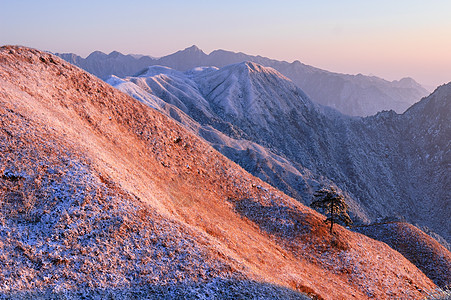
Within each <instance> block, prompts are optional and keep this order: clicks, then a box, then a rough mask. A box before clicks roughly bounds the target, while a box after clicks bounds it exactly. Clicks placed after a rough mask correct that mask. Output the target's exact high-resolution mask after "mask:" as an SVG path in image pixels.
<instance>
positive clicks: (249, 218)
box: [0, 47, 435, 299]
mask: <svg viewBox="0 0 451 300" xmlns="http://www.w3.org/2000/svg"><path fill="white" fill-rule="evenodd" d="M0 122H1V124H2V125H1V130H0V146H1V147H2V151H1V152H0V153H1V154H0V155H1V156H0V161H1V164H0V166H2V167H0V168H1V169H0V183H1V187H2V189H1V190H0V200H1V205H2V208H1V218H0V219H1V222H2V223H0V224H1V227H0V228H1V231H0V255H1V256H2V262H3V264H2V267H1V274H0V276H1V279H2V280H1V281H2V283H3V285H1V284H0V291H2V292H8V291H12V292H14V293H15V292H19V291H26V290H36V289H44V288H49V287H50V288H52V289H53V290H54V291H58V290H80V289H83V288H86V287H91V288H123V287H130V286H142V285H149V284H150V285H159V286H165V285H167V284H171V283H173V284H180V283H190V282H191V283H192V282H210V281H211V280H213V279H214V278H233V279H234V280H238V281H245V280H254V281H257V282H266V283H271V284H275V285H278V286H282V287H288V288H291V289H294V290H298V291H302V292H308V293H310V294H311V295H317V296H318V297H320V298H324V299H354V298H355V299H366V298H367V297H375V298H377V299H392V298H400V299H420V298H422V297H423V295H424V291H425V290H430V289H433V288H434V287H435V285H434V284H433V283H432V282H431V281H430V280H429V279H428V278H427V277H426V276H425V275H424V274H423V273H421V271H419V270H418V269H417V268H416V267H415V266H414V265H412V264H411V263H410V262H409V261H408V260H406V259H405V258H404V257H403V256H402V255H400V254H399V253H398V252H396V251H393V250H392V249H391V248H389V247H388V246H387V245H385V244H383V243H380V242H377V241H374V240H372V239H370V238H367V237H365V236H363V235H360V234H356V233H353V232H350V231H347V230H345V229H344V228H342V227H340V226H337V229H336V232H337V237H338V238H337V237H332V236H330V235H329V234H328V229H327V226H326V225H325V224H324V223H323V222H322V220H323V217H322V216H321V215H319V214H317V213H316V212H314V211H312V210H311V209H309V208H306V207H304V206H303V205H301V204H299V203H298V202H296V201H295V200H293V199H291V198H289V197H287V196H286V195H284V194H283V193H281V192H279V191H278V190H275V189H274V188H272V187H270V186H268V185H267V184H265V183H263V182H262V181H260V180H259V179H257V178H255V177H253V176H251V175H249V174H248V173H246V172H245V171H244V170H243V169H241V168H240V167H239V166H237V165H236V164H234V163H232V162H231V161H229V160H228V159H226V158H224V157H223V156H222V155H220V154H219V153H218V152H216V151H215V150H214V149H213V148H211V147H210V146H208V145H207V144H206V143H204V142H203V141H202V140H200V139H198V138H197V137H195V136H193V135H192V134H190V133H189V132H188V131H187V130H185V129H184V128H182V127H181V126H179V125H178V124H177V123H175V122H174V121H172V120H170V119H168V118H167V117H165V116H163V115H161V114H160V113H158V112H156V111H154V110H152V109H150V108H148V107H146V106H144V105H142V104H140V103H138V102H137V101H135V100H134V99H132V98H130V97H128V96H126V95H124V94H122V93H120V92H118V91H116V90H114V89H113V88H111V87H109V86H108V85H107V84H105V83H103V82H102V81H100V80H98V79H97V78H95V77H94V76H91V75H89V74H87V73H85V72H83V71H81V70H80V69H78V68H76V67H73V66H71V65H69V64H67V63H66V62H64V61H63V60H60V59H58V58H56V57H54V56H52V55H50V54H47V53H43V52H39V51H36V50H32V49H27V48H18V47H3V48H1V50H0Z"/></svg>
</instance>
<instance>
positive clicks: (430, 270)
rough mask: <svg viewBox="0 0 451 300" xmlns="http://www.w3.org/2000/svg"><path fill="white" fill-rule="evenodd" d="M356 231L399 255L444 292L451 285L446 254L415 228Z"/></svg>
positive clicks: (392, 226)
mask: <svg viewBox="0 0 451 300" xmlns="http://www.w3.org/2000/svg"><path fill="white" fill-rule="evenodd" d="M355 230H356V231H358V232H360V233H363V234H365V235H367V236H369V237H371V238H373V239H376V240H379V241H383V242H384V243H387V244H388V245H389V246H390V247H392V248H393V249H395V250H397V251H399V252H400V253H401V254H402V255H404V257H406V258H407V259H408V260H410V261H411V262H412V263H413V264H415V265H416V266H417V267H418V268H419V269H420V270H421V271H423V272H424V273H425V274H426V275H427V276H428V277H429V278H431V279H432V280H433V281H434V282H435V283H436V284H437V285H438V286H440V287H442V288H445V287H447V286H449V285H450V284H451V273H450V270H451V255H450V254H449V251H448V250H447V249H445V248H444V247H443V246H442V245H440V244H439V243H438V242H437V241H436V240H434V239H433V238H431V237H430V236H428V235H427V234H425V233H424V232H422V231H421V230H419V229H418V228H416V227H415V226H413V225H410V224H407V223H402V222H389V223H379V224H374V225H370V226H361V227H357V228H355Z"/></svg>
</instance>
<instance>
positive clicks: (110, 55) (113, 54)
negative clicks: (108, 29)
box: [108, 51, 124, 58]
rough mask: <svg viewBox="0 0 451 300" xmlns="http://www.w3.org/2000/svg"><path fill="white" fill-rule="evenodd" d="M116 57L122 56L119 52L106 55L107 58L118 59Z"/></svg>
mask: <svg viewBox="0 0 451 300" xmlns="http://www.w3.org/2000/svg"><path fill="white" fill-rule="evenodd" d="M118 56H124V54H122V53H120V52H119V51H112V52H111V53H110V54H108V57H114V58H115V57H118Z"/></svg>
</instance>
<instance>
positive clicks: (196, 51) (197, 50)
mask: <svg viewBox="0 0 451 300" xmlns="http://www.w3.org/2000/svg"><path fill="white" fill-rule="evenodd" d="M182 51H183V52H193V53H204V51H202V50H201V49H200V48H199V47H197V46H196V45H192V46H191V47H188V48H185V49H184V50H182Z"/></svg>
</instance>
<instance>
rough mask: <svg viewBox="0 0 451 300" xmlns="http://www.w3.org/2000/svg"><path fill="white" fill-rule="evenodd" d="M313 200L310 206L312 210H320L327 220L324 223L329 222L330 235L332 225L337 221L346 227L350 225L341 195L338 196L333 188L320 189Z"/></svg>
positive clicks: (346, 207) (345, 205)
mask: <svg viewBox="0 0 451 300" xmlns="http://www.w3.org/2000/svg"><path fill="white" fill-rule="evenodd" d="M314 196H315V198H316V199H315V200H314V201H313V202H312V204H310V206H311V207H312V208H320V209H322V210H323V211H324V214H325V215H326V217H327V219H326V220H325V221H324V222H326V223H327V222H330V233H333V231H332V227H333V226H334V223H337V222H339V221H341V222H343V223H345V224H346V225H350V224H352V220H351V218H350V217H349V215H348V213H347V210H348V205H347V204H346V201H345V198H344V197H343V195H340V194H339V193H338V192H337V191H336V190H335V189H334V187H332V186H331V187H330V189H321V190H319V191H317V192H316V193H315V195H314Z"/></svg>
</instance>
